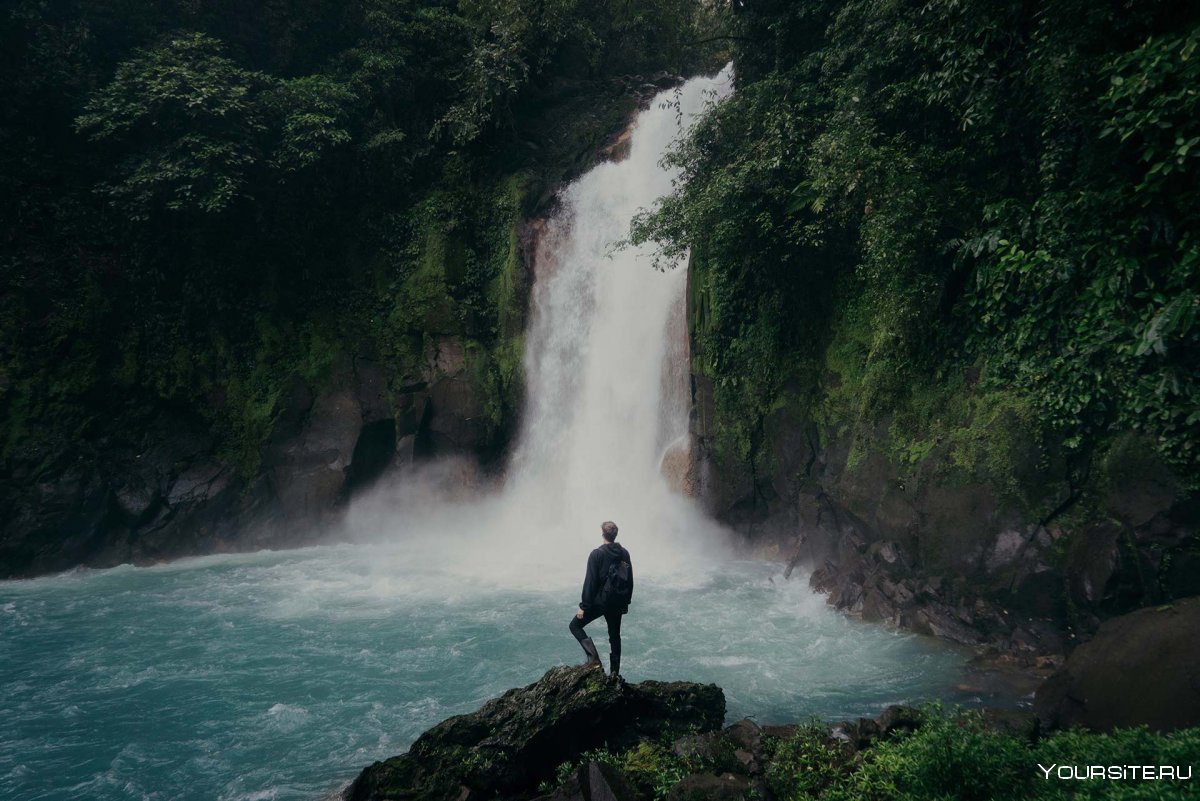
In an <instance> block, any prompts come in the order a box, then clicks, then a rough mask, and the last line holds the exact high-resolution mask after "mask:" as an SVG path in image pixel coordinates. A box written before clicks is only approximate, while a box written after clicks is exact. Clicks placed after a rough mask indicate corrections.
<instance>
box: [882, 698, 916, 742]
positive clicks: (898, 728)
mask: <svg viewBox="0 0 1200 801" xmlns="http://www.w3.org/2000/svg"><path fill="white" fill-rule="evenodd" d="M923 720H924V715H923V714H921V710H919V709H917V708H915V707H911V706H904V705H902V704H893V705H891V706H889V707H888V708H887V709H885V710H883V712H881V713H880V714H879V717H877V718H875V725H876V726H878V727H879V733H880V734H882V735H885V736H888V737H890V736H892V735H895V734H900V733H903V732H910V731H915V730H916V729H918V728H920V726H921V722H922V721H923Z"/></svg>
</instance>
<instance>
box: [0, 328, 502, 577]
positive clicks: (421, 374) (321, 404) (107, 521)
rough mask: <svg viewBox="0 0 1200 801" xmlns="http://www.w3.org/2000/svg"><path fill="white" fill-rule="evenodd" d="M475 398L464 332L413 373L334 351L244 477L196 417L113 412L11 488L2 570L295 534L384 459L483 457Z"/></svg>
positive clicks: (395, 462)
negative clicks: (67, 454) (103, 428)
mask: <svg viewBox="0 0 1200 801" xmlns="http://www.w3.org/2000/svg"><path fill="white" fill-rule="evenodd" d="M482 406H483V401H482V400H481V398H480V396H479V390H478V388H477V387H476V386H475V385H474V384H473V383H472V382H470V381H469V380H468V379H467V375H466V364H465V359H464V344H463V342H462V340H461V339H460V338H457V337H450V336H445V337H440V338H436V339H434V340H433V343H432V345H431V348H430V353H429V354H428V358H427V359H426V360H425V362H424V363H423V364H422V365H421V366H420V367H418V368H414V369H413V370H411V371H410V370H406V369H404V368H401V369H399V370H396V371H389V370H387V369H385V368H384V367H383V366H382V365H381V364H380V363H379V362H378V361H377V360H375V359H374V358H370V357H368V356H350V355H343V356H341V357H339V358H337V359H336V360H335V364H334V366H333V368H332V370H331V372H330V374H329V375H328V376H327V377H326V378H325V379H324V380H323V382H322V385H321V386H309V385H307V384H305V383H304V382H303V381H301V380H300V379H299V378H298V377H297V378H296V379H295V380H294V382H293V385H292V387H291V388H290V390H289V391H288V392H287V393H286V395H285V397H284V398H283V399H282V401H281V404H280V410H279V414H278V418H277V420H276V424H275V427H274V431H273V433H272V436H271V438H270V440H269V441H268V442H267V443H266V445H265V447H264V450H263V455H262V463H261V465H260V467H259V469H258V472H257V474H256V475H254V476H251V477H249V478H247V477H246V476H243V475H241V474H240V473H239V471H238V469H237V467H235V466H234V465H233V464H231V463H229V462H228V461H226V460H225V459H224V458H223V456H222V454H221V453H220V451H219V446H218V443H217V441H216V439H215V438H214V437H213V436H212V434H211V433H210V432H208V431H207V430H206V428H205V423H204V421H202V420H200V419H197V418H194V417H190V416H187V415H184V414H181V413H179V412H176V411H172V410H169V409H158V410H154V411H147V412H143V413H141V416H139V417H136V418H134V419H129V420H122V421H117V422H116V423H114V427H115V428H119V429H120V430H122V431H124V432H127V433H126V435H125V438H119V437H116V436H114V437H112V438H110V439H108V440H106V441H105V442H103V443H101V445H100V450H99V451H98V452H97V453H95V454H93V455H92V456H91V457H90V458H88V459H84V458H82V457H81V458H80V459H79V460H78V462H77V463H74V464H70V465H64V466H51V467H50V468H48V470H47V475H46V476H45V478H44V480H40V481H36V482H32V483H27V484H26V486H25V488H24V489H18V488H17V487H15V486H11V487H9V488H7V490H6V495H7V496H8V497H7V498H4V499H0V500H5V501H7V502H6V503H5V506H7V507H9V508H8V512H9V513H8V514H7V515H6V516H5V519H4V524H3V529H2V530H0V578H9V577H14V576H28V575H35V574H38V573H46V572H51V571H54V570H62V569H66V568H69V567H73V566H75V565H79V564H85V565H91V566H97V567H105V566H110V565H115V564H120V563H123V562H135V563H145V562H154V561H159V560H163V559H170V558H174V557H178V556H184V555H188V554H194V553H211V552H221V551H230V550H244V549H253V548H262V547H272V546H281V545H296V544H302V543H304V542H306V541H308V540H309V539H311V538H312V537H313V536H315V534H316V533H317V531H318V529H319V527H320V525H321V524H322V523H323V522H325V521H326V520H327V519H328V517H329V516H330V515H331V514H332V513H335V512H336V510H337V508H338V507H339V505H340V504H342V503H343V502H344V501H345V500H346V499H347V498H348V497H349V496H350V495H352V494H353V493H354V492H357V491H360V490H362V489H365V488H366V487H369V486H370V485H371V484H372V483H373V482H374V481H375V480H376V479H377V478H379V477H380V476H381V475H383V474H384V473H385V472H387V471H388V470H389V469H392V468H400V469H402V468H403V467H404V466H405V465H407V464H409V463H411V462H412V461H413V460H414V459H417V458H427V457H432V456H439V455H443V454H459V455H468V456H471V457H473V458H476V459H479V460H481V461H487V460H488V459H489V458H492V457H493V456H494V453H493V450H492V449H493V446H494V443H492V442H490V440H489V439H488V432H487V430H486V428H485V426H484V425H483V424H482ZM8 493H11V494H8Z"/></svg>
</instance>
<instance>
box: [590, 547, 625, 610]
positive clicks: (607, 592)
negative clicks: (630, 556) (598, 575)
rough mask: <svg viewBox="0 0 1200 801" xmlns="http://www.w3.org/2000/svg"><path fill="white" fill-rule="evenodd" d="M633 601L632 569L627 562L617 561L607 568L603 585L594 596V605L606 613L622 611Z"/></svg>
mask: <svg viewBox="0 0 1200 801" xmlns="http://www.w3.org/2000/svg"><path fill="white" fill-rule="evenodd" d="M632 600H633V569H632V568H631V567H630V566H629V562H627V561H625V560H624V559H618V560H617V561H615V562H613V563H612V564H611V565H609V566H608V573H607V574H606V575H605V576H604V584H602V585H601V586H600V592H599V593H597V594H596V605H597V606H599V607H600V608H601V609H603V610H604V611H606V612H618V611H624V610H625V609H626V608H628V606H629V602H630V601H632Z"/></svg>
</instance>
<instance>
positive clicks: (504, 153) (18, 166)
mask: <svg viewBox="0 0 1200 801" xmlns="http://www.w3.org/2000/svg"><path fill="white" fill-rule="evenodd" d="M700 16H701V15H700V13H699V12H698V11H697V9H696V8H695V6H694V4H693V3H691V2H686V0H654V1H653V2H639V3H626V2H592V0H588V1H587V2H581V1H580V0H536V1H530V0H356V1H355V2H342V0H305V1H304V2H296V3H282V4H281V3H244V2H226V1H224V0H213V1H212V2H210V1H209V0H201V2H190V1H189V2H162V3H150V2H137V1H136V0H129V1H126V0H87V2H83V0H78V1H75V0H18V2H15V3H11V4H8V5H6V7H5V10H4V11H3V12H0V52H2V54H3V55H2V56H0V59H2V63H3V67H2V69H3V80H4V86H5V102H4V104H3V106H2V108H0V220H2V221H3V234H2V240H0V270H2V279H3V280H2V283H3V293H2V295H0V320H2V323H3V325H2V333H0V412H2V414H3V416H4V418H5V419H6V421H7V422H6V425H5V428H4V441H3V455H4V461H5V464H6V467H7V468H8V469H7V470H6V472H9V471H15V472H17V473H18V474H20V475H21V476H24V477H26V478H28V477H30V476H36V475H38V474H40V473H42V472H45V471H51V472H53V468H54V465H53V463H54V462H55V460H59V459H67V460H68V461H69V460H71V459H74V458H76V456H77V455H78V454H77V449H78V448H79V447H80V446H81V444H82V443H84V442H89V441H96V440H99V439H103V438H104V437H105V436H107V435H108V433H109V432H110V431H111V430H112V429H113V428H114V427H115V426H116V423H114V419H113V417H114V415H124V414H126V413H127V412H128V410H130V409H136V408H139V407H140V406H142V407H144V406H146V405H147V404H149V405H154V404H164V403H165V404H169V405H172V406H174V407H175V408H177V409H180V410H182V411H187V412H195V413H196V414H199V415H201V416H202V417H205V418H208V419H209V420H210V421H211V422H212V424H213V425H214V426H215V429H216V431H217V432H218V436H219V437H220V439H221V441H223V442H224V443H225V450H226V453H227V455H228V456H229V457H230V458H232V459H233V460H234V461H235V462H236V463H238V464H240V465H241V466H242V467H243V468H244V469H245V470H248V471H252V470H253V469H254V465H255V460H256V458H257V453H258V452H259V450H260V449H261V444H262V442H263V440H264V438H265V437H266V436H267V435H268V434H269V432H270V429H271V425H272V420H273V418H274V415H275V414H276V413H277V410H278V399H279V396H280V393H281V392H283V390H284V388H285V387H286V386H287V381H288V377H289V376H292V375H300V376H302V377H306V378H310V379H311V378H313V377H314V376H316V375H318V374H319V373H320V372H321V371H322V370H323V369H325V368H326V367H327V363H328V361H329V359H330V358H331V356H332V354H333V352H334V351H335V350H337V349H338V348H339V347H350V348H353V347H354V343H356V342H359V341H370V342H371V343H373V345H372V347H373V348H375V349H377V350H378V351H379V352H380V355H381V356H382V357H384V358H390V359H392V360H396V359H399V358H400V357H404V356H406V355H409V356H411V354H412V353H420V351H421V338H422V337H423V336H425V335H427V334H430V333H441V332H453V333H455V334H456V335H464V336H466V337H468V338H469V339H470V340H471V341H472V342H478V343H480V346H481V347H482V348H487V347H489V346H490V345H491V343H493V342H494V341H495V340H496V339H497V337H499V336H500V335H501V334H504V333H509V334H511V333H512V332H511V331H504V330H503V329H504V328H505V327H506V325H507V326H508V327H511V325H510V324H509V323H506V319H507V318H506V315H507V314H508V311H509V308H508V307H509V306H510V305H511V304H512V303H513V302H515V301H514V300H513V298H512V297H510V295H511V291H509V293H508V295H504V294H503V292H502V291H501V290H503V289H504V288H503V287H499V288H498V287H497V281H498V276H499V275H500V273H501V272H503V269H504V259H505V258H506V257H507V256H509V254H510V250H511V247H510V244H509V238H510V236H511V230H512V227H513V221H514V220H516V219H519V218H520V217H521V215H522V214H523V213H524V212H527V211H528V210H529V207H531V206H532V205H534V204H536V203H538V202H539V199H541V200H544V198H545V194H546V192H547V191H548V190H549V188H551V187H552V186H553V185H554V184H555V183H556V182H558V181H559V180H561V179H562V178H563V177H564V176H566V175H568V174H570V173H571V172H572V171H574V170H576V169H577V167H578V165H576V164H574V163H573V161H572V160H573V159H575V158H577V154H578V153H579V152H580V151H581V150H584V149H586V147H587V145H588V142H589V141H591V139H593V138H595V137H597V136H603V135H605V134H607V133H609V132H611V130H612V129H613V128H614V125H616V126H618V127H619V125H620V121H621V120H622V119H623V118H624V115H627V114H628V113H629V111H630V106H629V102H630V101H629V97H628V89H629V82H630V81H631V80H633V79H630V78H628V77H627V76H630V75H649V74H651V73H653V72H655V71H659V70H667V69H669V70H671V71H673V72H679V71H685V70H692V71H694V69H695V61H694V59H695V58H697V57H698V52H699V51H698V49H697V48H696V47H693V46H690V45H689V44H688V43H689V42H691V41H693V40H695V39H696V34H695V28H696V26H697V25H699V24H700V19H699V17H700ZM710 60H711V56H710ZM634 85H636V84H634ZM431 260H440V262H441V264H439V269H441V265H442V264H444V265H449V268H448V274H447V276H446V281H445V282H441V283H439V282H435V281H432V280H424V279H423V278H422V277H421V276H420V275H417V274H418V273H420V272H421V269H422V265H424V264H428V263H429V262H430V261H431ZM447 293H448V295H449V296H448V297H447ZM517 358H519V354H518V357H517ZM501 367H503V365H499V366H498V365H495V364H493V365H491V366H489V367H487V370H490V371H491V372H490V373H489V376H490V378H489V380H492V381H493V383H495V382H496V381H501V380H508V381H510V382H511V375H508V376H504V375H499V373H501V372H503V371H502V370H501V369H500V368H501ZM492 373H495V374H496V375H492ZM509 373H511V370H510V371H509ZM99 447H103V445H102V443H101V444H100V445H99Z"/></svg>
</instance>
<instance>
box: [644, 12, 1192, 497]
mask: <svg viewBox="0 0 1200 801" xmlns="http://www.w3.org/2000/svg"><path fill="white" fill-rule="evenodd" d="M1196 12H1197V7H1196V5H1195V4H1194V3H1186V2H1167V1H1164V0H1150V1H1148V2H1124V1H1121V2H1093V0H1083V1H1076V0H1051V1H1050V2H1025V3H1012V2H992V1H991V0H928V1H927V2H904V1H903V0H850V1H849V2H819V1H817V0H813V1H811V2H783V1H782V0H746V2H738V3H735V4H734V7H733V13H732V15H731V21H730V24H731V29H730V30H731V41H732V47H733V50H734V61H735V64H736V66H737V74H738V81H737V94H736V96H734V97H733V98H732V99H731V100H730V101H729V102H727V103H725V104H723V105H722V106H721V107H719V108H718V109H717V110H716V111H715V112H714V113H713V114H712V115H711V116H709V117H708V118H707V119H706V120H705V121H704V123H703V124H702V125H700V126H698V128H697V129H696V130H695V132H694V135H693V136H692V137H691V139H690V140H689V141H688V142H686V143H685V144H684V145H683V146H682V147H680V148H679V149H678V150H677V151H676V152H675V154H674V155H673V156H672V157H671V160H672V161H673V162H674V163H676V164H677V165H679V166H680V167H681V168H682V169H683V172H684V175H685V177H686V181H685V182H682V183H681V185H680V186H679V188H678V190H677V191H676V193H675V194H674V195H673V196H672V197H670V198H668V199H667V200H666V201H665V202H663V203H662V204H661V206H659V207H658V208H657V209H656V210H654V211H653V213H650V214H646V215H643V216H642V217H641V218H640V219H639V220H638V221H637V223H636V224H635V230H634V237H633V238H634V240H635V241H646V240H656V241H658V242H660V243H661V244H662V246H663V248H664V251H665V253H666V254H669V255H675V254H679V253H681V252H683V251H684V250H685V249H686V248H689V247H691V248H693V250H692V253H693V271H694V276H693V283H694V284H695V286H694V287H693V290H692V291H693V306H694V309H695V310H694V312H693V321H692V324H693V329H694V330H696V331H698V332H699V342H700V345H701V348H700V352H699V353H698V354H697V362H698V365H697V366H698V369H700V370H701V371H703V372H705V373H707V374H708V375H710V376H711V377H712V378H713V379H714V386H715V396H716V402H717V406H718V417H719V419H720V420H722V421H725V424H726V425H725V430H724V434H723V436H724V443H723V444H724V447H725V449H726V451H727V453H729V454H731V455H733V456H734V457H736V458H740V459H748V460H750V461H751V462H753V461H754V459H755V458H759V457H758V456H757V454H760V453H761V452H762V450H763V439H764V436H766V434H764V430H763V421H764V419H766V418H767V417H768V416H769V415H770V414H771V413H772V411H773V410H777V409H779V408H780V407H781V406H789V405H793V406H798V407H800V408H801V409H803V410H804V412H805V413H807V414H809V415H811V416H812V417H814V418H815V419H817V420H818V421H819V422H823V423H825V424H828V425H830V426H833V427H834V428H835V429H838V430H841V431H849V432H851V433H852V436H853V437H854V440H855V450H854V452H852V454H851V459H850V461H851V465H853V463H854V462H855V459H856V458H857V457H860V456H861V454H862V453H863V451H864V450H865V449H868V448H870V447H883V446H885V445H886V447H887V448H888V449H890V450H891V451H892V454H891V455H892V456H894V457H895V461H897V462H899V463H901V464H905V463H906V464H910V465H913V464H916V463H918V462H920V461H921V460H922V459H923V458H924V457H925V456H926V455H927V454H929V453H930V451H931V449H933V448H934V447H935V446H938V445H944V444H945V443H950V445H951V446H952V448H953V451H952V454H953V458H954V459H956V460H957V461H959V462H960V463H961V466H962V467H964V468H965V469H966V471H967V472H968V473H971V474H973V477H974V478H979V479H983V480H987V481H989V482H990V483H992V484H993V485H994V486H1001V487H1003V486H1005V485H1006V484H1009V483H1012V482H1014V481H1015V480H1016V478H1017V477H1014V475H1013V471H1014V465H1013V459H1012V454H1011V453H1006V449H1011V448H1012V447H1014V445H1013V443H1014V442H1015V441H1017V440H1016V439H1014V438H1012V437H1008V436H1007V435H1006V434H1005V431H1006V430H1009V429H1013V428H1016V429H1021V430H1022V431H1023V432H1024V435H1025V437H1026V438H1030V437H1031V438H1033V439H1034V440H1035V441H1037V442H1040V443H1041V444H1042V446H1043V463H1042V467H1045V466H1046V461H1047V460H1049V461H1051V462H1054V461H1058V462H1059V463H1060V464H1062V463H1065V464H1066V465H1067V469H1068V470H1069V471H1071V472H1073V473H1074V474H1075V475H1076V478H1077V479H1078V480H1083V479H1084V478H1085V475H1086V472H1087V465H1088V463H1089V459H1088V458H1087V457H1088V455H1089V454H1090V453H1092V452H1093V451H1095V450H1096V449H1097V448H1098V447H1099V446H1100V445H1102V444H1104V443H1105V442H1107V441H1109V440H1111V438H1112V435H1113V434H1114V432H1136V433H1134V434H1132V435H1131V436H1133V437H1134V438H1136V439H1138V441H1140V442H1142V443H1148V447H1149V449H1150V450H1154V451H1157V453H1158V455H1159V457H1161V458H1162V459H1164V460H1165V461H1166V462H1168V463H1169V464H1170V465H1172V466H1173V468H1174V469H1175V470H1176V471H1177V473H1178V474H1180V475H1182V476H1185V477H1186V481H1187V482H1188V483H1190V484H1191V485H1192V486H1195V485H1196V482H1197V481H1200V470H1198V468H1197V465H1198V459H1197V455H1198V454H1197V451H1198V450H1200V388H1198V387H1197V382H1196V376H1197V375H1198V374H1200V350H1198V348H1197V346H1198V345H1200V325H1197V319H1196V318H1197V313H1198V311H1200V278H1198V271H1197V267H1198V266H1200V238H1198V237H1200V228H1198V223H1200V195H1198V194H1197V187H1198V186H1200V182H1197V180H1196V178H1197V167H1198V166H1200V146H1198V145H1200V94H1198V91H1200V51H1198V50H1197V47H1198V45H1200V30H1198V28H1197V13H1196ZM1017 439H1019V438H1017ZM1035 483H1036V482H1035Z"/></svg>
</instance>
